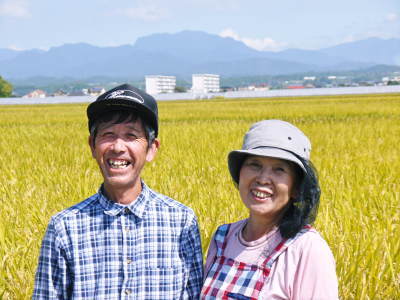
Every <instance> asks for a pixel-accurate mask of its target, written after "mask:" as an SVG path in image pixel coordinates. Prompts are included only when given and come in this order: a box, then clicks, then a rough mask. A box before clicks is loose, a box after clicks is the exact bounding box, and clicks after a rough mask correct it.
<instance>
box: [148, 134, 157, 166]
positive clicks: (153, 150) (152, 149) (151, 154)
mask: <svg viewBox="0 0 400 300" xmlns="http://www.w3.org/2000/svg"><path fill="white" fill-rule="evenodd" d="M159 147H160V140H159V139H155V140H154V141H153V143H152V144H151V146H150V147H149V148H148V149H147V153H146V161H147V162H151V161H152V160H153V159H154V157H156V153H157V150H158V148H159Z"/></svg>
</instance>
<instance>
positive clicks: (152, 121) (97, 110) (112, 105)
mask: <svg viewBox="0 0 400 300" xmlns="http://www.w3.org/2000/svg"><path fill="white" fill-rule="evenodd" d="M120 110H127V111H133V112H138V115H139V116H140V117H141V118H142V119H144V121H146V123H148V124H149V125H150V126H151V127H152V128H153V129H154V131H155V136H156V137H157V135H158V122H157V117H156V116H155V115H154V113H153V112H152V111H151V110H150V109H149V108H147V107H146V106H144V105H142V104H139V103H136V102H133V101H131V100H125V99H115V100H113V99H110V100H107V101H95V102H92V103H90V104H89V106H88V108H87V117H88V119H89V130H90V128H91V126H92V124H93V123H94V121H95V120H97V119H98V118H99V117H100V116H101V115H103V114H104V113H106V112H110V111H120Z"/></svg>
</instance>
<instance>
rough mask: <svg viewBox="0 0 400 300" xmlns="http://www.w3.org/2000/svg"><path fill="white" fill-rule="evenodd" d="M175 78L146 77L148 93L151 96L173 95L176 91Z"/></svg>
mask: <svg viewBox="0 0 400 300" xmlns="http://www.w3.org/2000/svg"><path fill="white" fill-rule="evenodd" d="M175 86H176V78H175V76H162V75H148V76H146V93H148V94H150V95H156V94H163V93H173V92H174V91H175Z"/></svg>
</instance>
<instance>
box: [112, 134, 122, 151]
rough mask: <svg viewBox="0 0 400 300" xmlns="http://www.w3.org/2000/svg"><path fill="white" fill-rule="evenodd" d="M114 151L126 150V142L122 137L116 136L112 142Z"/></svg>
mask: <svg viewBox="0 0 400 300" xmlns="http://www.w3.org/2000/svg"><path fill="white" fill-rule="evenodd" d="M111 149H112V150H113V151H114V152H116V153H120V152H123V151H124V150H125V143H124V141H123V140H122V139H121V138H118V137H117V138H116V139H115V140H114V142H113V144H112V148H111Z"/></svg>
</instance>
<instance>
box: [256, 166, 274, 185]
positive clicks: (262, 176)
mask: <svg viewBox="0 0 400 300" xmlns="http://www.w3.org/2000/svg"><path fill="white" fill-rule="evenodd" d="M271 175H272V170H271V168H262V169H261V170H260V172H259V173H258V176H257V181H258V183H260V184H268V183H271Z"/></svg>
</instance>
